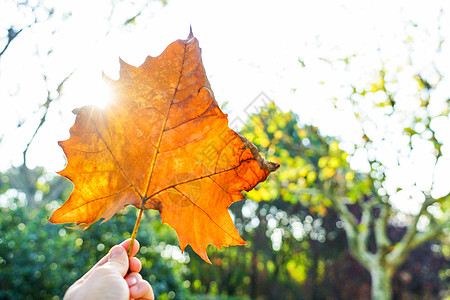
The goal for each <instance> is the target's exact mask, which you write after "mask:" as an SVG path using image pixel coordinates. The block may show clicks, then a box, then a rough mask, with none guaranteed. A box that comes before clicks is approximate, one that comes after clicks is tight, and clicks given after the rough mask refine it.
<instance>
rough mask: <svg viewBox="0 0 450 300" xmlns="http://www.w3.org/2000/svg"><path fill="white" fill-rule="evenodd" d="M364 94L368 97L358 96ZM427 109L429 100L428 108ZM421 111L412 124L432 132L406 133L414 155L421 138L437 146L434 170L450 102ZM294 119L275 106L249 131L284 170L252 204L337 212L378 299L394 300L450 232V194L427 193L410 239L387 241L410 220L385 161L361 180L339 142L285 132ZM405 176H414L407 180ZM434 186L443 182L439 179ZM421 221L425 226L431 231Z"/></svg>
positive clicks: (410, 226) (293, 129)
mask: <svg viewBox="0 0 450 300" xmlns="http://www.w3.org/2000/svg"><path fill="white" fill-rule="evenodd" d="M381 74H383V72H381ZM417 78H420V77H419V76H417ZM383 80H384V78H383ZM383 82H384V81H383ZM384 84H385V83H383V84H382V85H380V84H379V87H377V91H379V90H382V91H384V92H385V93H387V97H386V99H387V100H389V99H391V98H392V99H391V100H389V101H390V103H395V100H394V95H393V94H392V93H391V92H389V90H388V89H386V87H385V85H384ZM427 86H429V87H430V88H431V85H430V84H427V83H424V84H422V87H423V88H425V89H426V87H427ZM373 92H376V91H373ZM364 93H365V94H367V93H368V92H367V91H364V92H361V93H359V94H364ZM419 93H420V94H421V95H427V94H428V93H423V91H422V90H419ZM427 102H428V101H427V100H422V103H427ZM386 105H387V104H386ZM386 105H383V107H386ZM421 107H423V109H421V110H420V113H421V115H422V117H421V118H418V117H417V116H416V117H415V118H414V119H413V120H414V123H413V124H412V125H416V124H422V125H423V126H424V128H425V129H426V132H425V134H423V135H420V134H417V133H413V134H411V129H410V128H409V127H408V128H405V129H404V132H405V135H406V136H407V137H408V139H409V143H408V144H409V146H410V147H411V149H410V152H414V149H413V145H414V143H415V141H414V140H415V139H420V140H422V141H428V142H430V143H431V145H433V147H434V149H435V151H432V154H433V155H434V158H435V160H434V163H435V164H437V162H438V161H439V159H440V158H441V157H442V152H441V148H442V146H443V144H442V142H441V141H440V140H439V136H437V135H436V131H435V130H433V129H432V127H433V119H439V118H440V117H443V116H444V117H445V118H446V117H447V115H448V102H447V106H446V107H444V110H443V112H442V113H441V114H438V115H436V116H431V115H430V114H425V113H427V112H428V110H427V108H426V104H422V106H421ZM396 112H397V111H396V110H395V109H394V108H393V109H392V110H391V111H390V112H389V116H393V115H395V113H396ZM398 113H399V114H400V113H401V112H400V111H398ZM358 118H361V116H360V115H359V116H358ZM290 119H293V118H292V116H289V115H288V116H286V115H285V114H282V113H280V112H279V111H277V108H276V107H275V106H274V105H273V104H272V105H271V106H270V107H269V108H268V109H265V110H263V111H262V112H261V114H260V115H255V116H253V117H252V118H251V121H250V125H249V126H247V127H245V128H244V130H243V131H244V132H245V133H246V136H247V137H248V138H249V140H250V141H252V142H254V143H255V144H256V145H257V146H258V147H259V149H260V151H261V152H263V153H268V154H269V156H268V159H270V160H273V161H277V159H279V161H278V162H280V163H281V165H282V167H281V168H280V169H279V170H278V172H277V173H276V174H273V175H272V176H271V179H270V180H269V181H268V182H267V183H264V184H261V185H260V188H259V189H257V190H254V191H251V192H249V193H248V197H249V198H250V199H254V200H256V201H261V200H270V199H277V198H279V197H281V198H283V199H284V200H285V201H289V202H291V203H293V204H294V203H296V202H300V203H302V204H303V205H307V206H309V208H310V211H311V212H316V213H318V214H321V215H325V214H326V211H327V207H332V208H333V209H334V210H335V211H336V212H337V214H338V215H339V218H340V219H341V220H342V226H343V228H344V229H345V233H346V237H347V243H348V247H349V250H350V253H351V254H352V256H353V257H354V258H355V259H356V260H357V261H358V262H359V263H360V264H361V265H362V266H364V267H365V268H366V269H367V270H368V271H369V272H370V275H371V279H372V289H371V291H372V298H373V299H391V298H392V288H391V282H392V276H393V275H394V273H395V271H396V270H397V269H398V268H399V267H400V266H401V265H402V264H403V263H404V262H405V261H406V259H407V258H408V254H409V253H410V252H411V251H412V250H414V249H416V248H417V247H418V246H420V245H422V244H424V243H426V242H428V241H430V240H432V239H437V238H438V237H439V236H440V235H443V234H444V231H445V230H448V226H449V222H448V218H449V209H448V206H449V202H450V195H449V194H448V191H447V194H444V195H441V196H439V197H433V196H432V192H433V191H432V188H431V187H432V186H431V187H430V188H429V189H428V190H423V191H422V195H423V197H424V200H423V202H422V203H421V207H420V209H419V212H418V213H417V214H416V215H414V216H412V217H411V221H410V223H407V224H405V225H407V230H406V232H405V234H404V235H403V237H402V238H401V239H400V240H393V239H392V237H390V236H389V235H388V228H389V226H390V224H391V223H392V222H400V221H399V220H401V218H402V217H403V216H405V214H404V212H402V211H399V210H398V209H395V207H394V205H395V202H394V200H391V199H390V197H389V196H387V195H386V193H385V192H384V190H383V188H382V187H383V186H387V185H388V184H390V183H389V182H387V181H386V174H385V173H386V169H384V168H383V164H382V162H381V161H380V160H377V158H376V157H375V158H373V159H372V160H370V164H371V166H372V170H371V172H370V173H369V174H366V173H357V172H355V171H354V170H352V169H351V168H350V166H349V164H348V162H347V154H346V153H345V152H343V151H342V150H340V149H339V147H338V142H337V141H333V140H331V139H328V138H325V137H321V136H320V135H319V134H318V133H317V129H315V128H314V127H308V126H306V127H304V128H299V127H297V126H296V125H294V126H292V125H291V126H289V127H287V128H286V125H287V124H288V121H287V120H290ZM430 124H431V126H430ZM368 135H369V133H364V136H363V138H364V140H365V144H363V146H362V147H363V148H364V149H371V148H372V147H373V142H372V141H371V140H370V138H369V137H368ZM414 135H416V137H414ZM398 138H400V137H398ZM281 145H283V146H281ZM284 145H288V146H287V147H286V149H280V147H282V148H284V147H285V146H284ZM288 149H290V151H289V150H288ZM275 153H276V154H277V155H275ZM311 153H314V155H311ZM283 166H284V168H283ZM406 175H408V174H404V176H406ZM434 180H436V181H437V180H439V178H436V177H435V178H434ZM419 184H420V182H417V185H419ZM410 201H414V200H413V199H412V200H410ZM419 221H421V222H425V225H424V223H420V222H419ZM421 224H422V225H421ZM420 226H422V227H420Z"/></svg>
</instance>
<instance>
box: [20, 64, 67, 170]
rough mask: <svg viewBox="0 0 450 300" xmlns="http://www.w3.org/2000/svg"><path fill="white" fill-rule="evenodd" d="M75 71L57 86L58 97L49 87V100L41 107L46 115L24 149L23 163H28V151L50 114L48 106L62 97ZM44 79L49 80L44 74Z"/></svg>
mask: <svg viewBox="0 0 450 300" xmlns="http://www.w3.org/2000/svg"><path fill="white" fill-rule="evenodd" d="M74 72H75V70H73V71H72V72H71V73H70V74H69V75H67V76H66V78H64V79H63V80H62V81H61V82H60V83H59V85H58V87H57V88H56V91H57V92H58V97H56V98H52V97H51V96H50V94H51V92H50V90H49V89H48V88H47V100H46V101H45V103H44V104H42V106H41V107H43V108H44V109H45V111H44V115H43V116H42V117H41V120H40V122H39V125H38V126H37V127H36V129H35V130H34V133H33V135H32V136H31V139H30V141H29V142H28V144H27V146H26V147H25V150H24V151H23V165H24V166H25V165H26V159H27V152H28V149H29V148H30V145H31V143H32V142H33V140H34V138H35V137H36V135H37V133H38V132H39V130H40V129H41V127H42V125H44V123H45V120H46V119H47V114H48V108H49V107H50V104H51V103H52V102H53V101H55V100H58V99H59V98H60V97H61V93H62V90H63V87H64V84H65V83H66V82H67V80H69V78H70V77H71V76H72V75H73V73H74ZM44 80H45V81H47V78H46V77H45V76H44Z"/></svg>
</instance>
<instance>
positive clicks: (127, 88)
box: [50, 33, 279, 262]
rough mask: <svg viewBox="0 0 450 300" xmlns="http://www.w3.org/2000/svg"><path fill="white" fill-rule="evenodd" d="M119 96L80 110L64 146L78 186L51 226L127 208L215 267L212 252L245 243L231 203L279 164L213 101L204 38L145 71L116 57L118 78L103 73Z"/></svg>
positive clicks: (178, 46)
mask: <svg viewBox="0 0 450 300" xmlns="http://www.w3.org/2000/svg"><path fill="white" fill-rule="evenodd" d="M105 79H106V80H107V81H108V82H109V83H110V85H111V87H112V88H113V91H114V95H115V96H114V99H113V100H112V101H111V102H110V103H108V105H107V106H106V107H105V108H104V109H103V110H102V109H99V108H97V107H95V106H84V107H82V108H79V109H76V110H74V113H75V114H76V115H77V117H76V121H75V124H74V125H73V127H72V128H71V129H70V138H69V139H68V140H66V141H63V142H60V143H59V145H60V146H61V147H62V148H63V150H64V153H65V155H66V157H67V166H66V167H65V169H64V170H62V171H60V172H59V173H58V174H60V175H61V176H63V177H66V178H68V179H70V180H71V181H72V183H73V184H74V190H73V192H72V194H71V195H70V197H69V199H68V200H67V201H66V202H65V203H64V205H63V206H61V207H60V208H59V209H57V210H56V211H55V212H54V213H53V215H52V217H51V218H50V222H52V223H76V224H77V225H79V226H78V227H77V228H87V227H89V226H90V225H91V224H93V223H94V222H96V221H98V220H99V219H102V218H103V219H104V220H103V222H105V221H107V220H109V219H110V218H111V217H112V216H113V215H114V214H115V213H116V212H117V211H119V210H121V209H122V208H123V207H125V206H127V205H134V206H135V207H137V208H143V209H156V210H158V211H159V212H160V214H161V217H162V220H163V222H164V223H167V224H169V225H170V226H171V227H172V228H173V229H175V231H176V233H177V235H178V239H179V242H180V247H181V249H182V250H184V249H185V247H186V246H187V245H188V244H190V245H191V246H192V248H193V249H194V251H195V252H196V253H197V254H199V255H200V256H201V257H202V258H203V259H204V260H205V261H208V262H209V259H208V256H207V254H206V247H207V246H208V245H210V244H212V245H214V246H216V247H217V248H219V249H220V248H221V247H222V246H230V245H243V244H245V242H244V240H242V238H241V237H240V236H239V233H238V231H237V230H236V228H235V227H234V224H233V221H232V219H231V217H230V214H229V212H228V207H229V206H230V205H231V204H232V203H233V202H235V201H239V200H241V199H243V195H242V194H241V191H249V190H251V189H252V188H253V187H254V186H255V185H257V184H258V183H259V182H261V181H264V180H265V179H266V178H267V176H268V175H269V173H270V172H272V171H275V170H276V169H277V168H278V166H279V165H278V164H275V163H272V162H269V161H267V160H265V159H264V158H262V157H261V156H260V154H259V152H258V150H257V149H256V147H255V146H253V144H251V143H250V142H249V141H248V140H247V139H245V138H244V137H241V136H239V135H238V134H236V133H235V132H234V131H232V130H231V129H230V128H228V120H227V115H226V114H224V113H223V112H222V111H221V110H220V108H219V107H218V105H217V102H216V101H215V99H214V94H213V92H212V90H211V87H210V85H209V82H208V79H207V78H206V74H205V70H204V67H203V63H202V59H201V49H200V47H199V44H198V40H197V39H196V38H195V37H194V36H193V35H192V33H191V34H190V35H189V37H188V39H187V40H178V41H175V42H173V43H172V44H170V45H169V46H168V47H167V49H166V50H165V51H164V52H163V53H162V54H161V55H160V56H158V57H150V56H149V57H147V59H146V60H145V62H144V63H143V64H142V65H141V66H140V67H134V66H131V65H128V64H126V63H125V62H123V61H120V79H119V80H117V81H114V80H111V79H109V78H107V77H106V76H105Z"/></svg>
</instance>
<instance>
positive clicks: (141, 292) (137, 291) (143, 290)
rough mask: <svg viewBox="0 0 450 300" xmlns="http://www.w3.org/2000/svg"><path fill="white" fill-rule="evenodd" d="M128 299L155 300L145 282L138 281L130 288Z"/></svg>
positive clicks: (149, 286) (151, 290) (150, 287)
mask: <svg viewBox="0 0 450 300" xmlns="http://www.w3.org/2000/svg"><path fill="white" fill-rule="evenodd" d="M130 297H131V298H134V299H143V300H144V299H145V300H154V299H155V296H154V294H153V289H152V286H151V285H150V283H148V282H147V281H145V280H139V281H138V282H137V283H136V284H135V285H133V286H131V287H130Z"/></svg>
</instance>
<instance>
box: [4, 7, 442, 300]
mask: <svg viewBox="0 0 450 300" xmlns="http://www.w3.org/2000/svg"><path fill="white" fill-rule="evenodd" d="M190 26H192V29H193V32H194V35H195V36H196V37H197V38H198V39H199V41H200V46H201V47H202V50H203V52H202V55H203V60H204V64H205V68H206V72H207V75H208V78H209V80H210V82H211V86H212V89H213V90H214V93H215V97H216V99H217V101H218V102H219V105H221V106H222V108H223V110H224V111H225V112H226V113H228V119H229V124H230V127H231V128H233V129H234V130H236V131H238V132H240V133H241V134H243V135H245V136H246V137H247V138H248V139H250V140H251V141H252V142H253V143H254V144H255V145H257V146H258V148H259V150H260V151H261V153H262V154H263V155H264V156H266V158H268V159H269V160H273V161H276V162H279V163H281V168H280V169H279V170H278V171H277V172H276V173H274V174H272V175H271V176H270V177H269V179H268V181H267V182H266V183H263V184H260V185H259V186H258V187H257V188H256V189H255V190H254V191H252V192H250V193H248V194H246V200H243V201H241V202H238V203H235V204H233V205H232V206H231V207H230V214H231V215H232V217H233V219H234V221H235V225H236V228H237V229H238V230H239V231H240V234H241V236H242V237H243V238H244V239H245V240H246V241H247V242H248V245H246V246H244V247H230V248H224V249H222V250H223V251H218V250H217V249H215V248H214V247H212V246H210V247H209V248H208V253H209V256H210V258H211V261H212V263H213V264H212V265H209V264H207V263H205V262H203V261H202V260H201V259H200V258H199V257H198V256H197V255H196V254H195V253H194V252H193V251H191V249H190V247H188V248H187V250H186V252H184V253H181V251H180V248H179V247H178V241H177V237H176V235H175V233H174V231H173V230H172V229H171V228H170V227H168V226H167V225H161V220H160V217H159V214H158V212H154V211H146V212H145V216H144V219H143V221H142V222H141V227H140V229H139V232H138V239H139V241H140V242H141V245H142V248H141V250H140V252H139V254H138V256H139V257H140V259H141V261H142V262H143V265H144V268H143V271H142V274H143V276H144V277H145V278H146V279H147V280H148V281H149V282H150V283H151V284H152V286H153V288H154V291H155V294H156V295H157V299H370V298H371V297H372V298H373V299H391V298H393V299H449V298H450V291H449V284H450V263H449V257H450V245H449V238H448V236H449V229H450V228H449V227H450V226H449V223H450V222H449V214H450V208H449V206H450V195H449V193H450V171H449V170H450V118H449V108H450V107H449V105H450V81H449V76H450V46H449V42H450V2H448V1H437V0H436V1H427V2H423V1H385V0H382V1H376V2H374V1H356V0H355V1H353V0H337V1H331V0H320V1H273V0H272V1H250V0H249V1H217V0H214V1H200V0H194V1H181V0H168V1H156V0H154V1H144V0H136V1H125V0H122V1H120V0H97V1H88V0H80V1H69V0H67V1H51V0H34V1H33V0H23V1H13V0H0V209H1V214H0V299H62V297H63V295H64V292H65V290H66V289H67V288H68V287H69V286H70V285H71V284H72V283H73V282H74V281H75V280H77V279H78V278H79V277H80V276H81V275H82V274H83V273H84V272H86V271H87V270H88V269H89V268H90V267H91V266H92V265H93V264H94V263H95V262H96V261H97V260H98V259H99V258H101V257H102V256H103V255H105V254H106V253H107V252H108V250H109V249H110V248H111V247H112V246H113V245H114V244H116V243H119V242H121V241H122V240H123V239H125V238H128V237H129V236H130V233H131V231H132V229H133V226H134V222H135V220H136V213H137V210H136V209H135V208H134V207H129V208H126V209H124V210H123V211H121V212H119V213H118V214H117V215H116V216H114V217H113V218H112V219H111V220H110V221H108V222H106V223H104V224H102V225H101V226H100V225H97V224H94V225H93V226H91V227H90V228H89V229H88V230H86V231H77V230H70V229H67V228H65V227H63V226H60V225H52V224H49V222H48V220H47V218H48V217H49V216H50V215H51V213H52V212H53V211H54V210H55V209H56V208H58V207H59V206H60V205H61V204H62V203H63V202H64V201H65V200H66V199H67V197H68V196H69V194H70V192H71V189H72V185H71V183H70V182H69V181H68V180H65V179H63V178H60V177H59V176H58V175H56V173H55V171H58V170H61V169H62V168H64V165H65V157H64V154H63V152H62V150H61V149H60V148H59V146H58V145H57V141H59V140H65V139H67V138H68V137H69V128H70V126H71V125H72V124H73V122H74V115H73V114H72V110H73V109H74V108H76V107H80V106H83V105H86V104H94V105H97V106H99V107H104V106H105V105H106V104H107V102H108V99H109V95H110V91H109V90H108V88H107V86H105V85H104V84H103V82H102V72H104V73H105V74H106V75H108V76H109V77H111V78H114V79H117V78H118V76H119V75H118V74H119V60H118V57H121V58H122V59H123V60H125V61H126V62H128V63H130V64H133V65H136V66H138V65H140V64H141V63H142V62H143V61H144V60H145V57H146V56H147V55H152V56H157V55H159V54H160V53H161V52H162V51H163V50H164V48H165V47H166V46H167V45H168V44H169V43H171V42H172V41H174V40H176V39H184V38H186V37H187V35H188V34H189V28H190Z"/></svg>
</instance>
